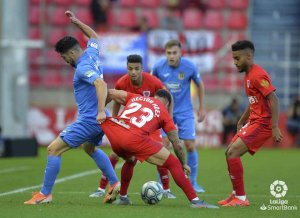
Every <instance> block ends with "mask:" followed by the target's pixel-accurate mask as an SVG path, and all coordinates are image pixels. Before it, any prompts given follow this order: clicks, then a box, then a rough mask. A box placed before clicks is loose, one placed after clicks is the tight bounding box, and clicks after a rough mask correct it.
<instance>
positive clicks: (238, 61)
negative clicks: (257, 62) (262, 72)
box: [232, 50, 249, 73]
mask: <svg viewBox="0 0 300 218" xmlns="http://www.w3.org/2000/svg"><path fill="white" fill-rule="evenodd" d="M232 57H233V61H234V65H235V66H236V68H237V69H238V71H239V72H240V73H242V72H246V71H247V69H248V65H249V64H248V63H249V54H248V52H246V51H244V50H238V51H233V52H232Z"/></svg>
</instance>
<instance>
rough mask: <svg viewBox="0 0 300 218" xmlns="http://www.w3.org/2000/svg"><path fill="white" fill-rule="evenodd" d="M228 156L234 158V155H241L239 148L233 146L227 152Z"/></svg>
mask: <svg viewBox="0 0 300 218" xmlns="http://www.w3.org/2000/svg"><path fill="white" fill-rule="evenodd" d="M225 154H226V157H227V158H234V157H239V156H240V155H239V150H238V149H237V148H236V147H234V146H231V147H230V148H229V149H228V150H227V151H226V152H225Z"/></svg>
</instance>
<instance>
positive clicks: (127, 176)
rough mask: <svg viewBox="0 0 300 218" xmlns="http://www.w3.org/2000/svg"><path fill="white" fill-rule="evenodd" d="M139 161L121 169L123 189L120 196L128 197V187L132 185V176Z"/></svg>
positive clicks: (126, 164)
mask: <svg viewBox="0 0 300 218" xmlns="http://www.w3.org/2000/svg"><path fill="white" fill-rule="evenodd" d="M136 162H137V160H134V161H133V162H127V161H125V163H124V164H123V166H122V169H121V189H120V195H121V196H125V195H127V190H128V186H129V184H130V181H131V178H132V175H133V169H134V166H135V165H136Z"/></svg>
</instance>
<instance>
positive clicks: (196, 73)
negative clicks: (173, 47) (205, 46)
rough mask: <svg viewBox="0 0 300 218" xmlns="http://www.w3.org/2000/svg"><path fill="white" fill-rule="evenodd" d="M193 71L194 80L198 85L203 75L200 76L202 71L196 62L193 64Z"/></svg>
mask: <svg viewBox="0 0 300 218" xmlns="http://www.w3.org/2000/svg"><path fill="white" fill-rule="evenodd" d="M192 71H193V74H192V80H193V81H194V82H195V83H196V85H197V86H198V85H199V84H200V82H201V76H200V71H199V70H198V69H197V67H196V65H195V64H192Z"/></svg>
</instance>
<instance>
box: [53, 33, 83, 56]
mask: <svg viewBox="0 0 300 218" xmlns="http://www.w3.org/2000/svg"><path fill="white" fill-rule="evenodd" d="M75 46H79V42H78V41H77V39H75V38H74V37H72V36H65V37H64V38H62V39H60V40H59V41H58V42H57V43H56V44H55V51H56V52H58V53H60V54H64V53H66V52H67V51H69V50H70V49H71V48H73V47H75Z"/></svg>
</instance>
